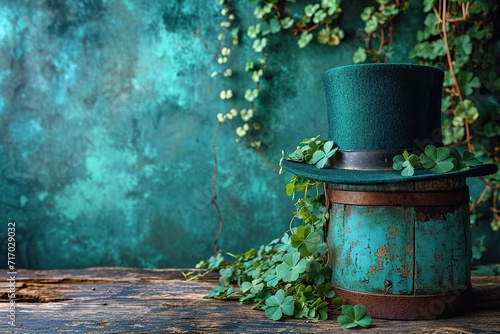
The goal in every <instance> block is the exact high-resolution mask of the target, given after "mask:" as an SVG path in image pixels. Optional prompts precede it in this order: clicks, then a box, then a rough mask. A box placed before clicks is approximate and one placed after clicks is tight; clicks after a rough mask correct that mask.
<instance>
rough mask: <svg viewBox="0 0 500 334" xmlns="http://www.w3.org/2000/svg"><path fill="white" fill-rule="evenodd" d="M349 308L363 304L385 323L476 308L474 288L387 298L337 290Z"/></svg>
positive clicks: (451, 314) (445, 315)
mask: <svg viewBox="0 0 500 334" xmlns="http://www.w3.org/2000/svg"><path fill="white" fill-rule="evenodd" d="M333 290H334V291H335V296H337V297H340V298H342V299H343V300H344V301H345V302H346V303H347V304H351V305H356V304H363V305H364V306H365V307H366V309H367V310H368V313H369V314H370V316H372V317H374V318H381V319H397V320H429V319H439V318H448V317H452V316H455V315H458V314H461V313H464V312H465V311H467V309H468V308H469V307H470V306H471V305H472V288H471V287H470V286H469V287H468V288H466V289H464V290H461V291H450V292H446V293H443V294H436V295H383V294H373V293H364V292H358V291H351V290H346V289H342V288H339V287H335V286H334V287H333Z"/></svg>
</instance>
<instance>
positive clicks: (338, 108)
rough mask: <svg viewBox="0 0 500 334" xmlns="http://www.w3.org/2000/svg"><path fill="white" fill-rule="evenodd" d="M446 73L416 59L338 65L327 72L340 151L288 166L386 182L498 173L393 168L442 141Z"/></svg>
mask: <svg viewBox="0 0 500 334" xmlns="http://www.w3.org/2000/svg"><path fill="white" fill-rule="evenodd" d="M443 79H444V72H443V71H442V70H441V69H438V68H436V67H430V66H423V65H413V64H362V65H347V66H340V67H334V68H331V69H329V70H327V71H326V72H325V73H324V74H323V84H324V87H325V94H326V106H327V116H328V140H332V141H333V142H334V143H335V145H336V146H338V151H337V152H336V154H335V155H334V156H333V157H332V158H330V160H329V162H328V166H325V167H324V168H322V169H319V168H317V167H316V166H315V165H310V164H306V163H299V162H293V161H288V160H284V161H283V162H282V166H283V168H284V169H285V170H287V171H289V172H290V173H292V174H295V175H297V176H300V177H304V178H307V179H310V180H315V181H320V182H327V183H342V184H385V183H399V182H414V181H424V180H433V179H442V178H450V177H471V176H483V175H488V174H493V173H495V172H496V171H497V170H498V168H497V167H496V166H495V165H481V166H477V167H471V168H470V169H469V170H466V171H451V172H448V173H445V174H435V173H434V172H432V171H430V170H427V169H423V168H421V169H416V170H415V174H414V175H413V176H402V175H401V171H397V170H393V168H392V164H393V158H394V157H395V156H396V155H399V154H402V153H403V151H405V150H406V151H408V152H412V151H415V150H420V151H423V150H424V148H425V146H426V145H428V144H433V145H435V146H437V147H439V146H442V142H441V94H442V86H443Z"/></svg>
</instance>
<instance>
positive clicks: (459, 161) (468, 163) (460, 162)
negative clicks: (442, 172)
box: [450, 148, 483, 171]
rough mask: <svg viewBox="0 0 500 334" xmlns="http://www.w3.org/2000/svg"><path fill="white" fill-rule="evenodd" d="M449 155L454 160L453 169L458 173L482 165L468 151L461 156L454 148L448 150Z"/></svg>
mask: <svg viewBox="0 0 500 334" xmlns="http://www.w3.org/2000/svg"><path fill="white" fill-rule="evenodd" d="M450 155H451V157H453V158H454V162H455V169H456V170H458V171H464V170H468V169H469V168H470V167H473V166H479V165H482V164H483V163H482V162H481V161H479V160H478V159H477V158H476V156H475V154H474V153H472V152H469V151H464V152H463V155H460V152H458V150H457V149H456V148H452V149H450Z"/></svg>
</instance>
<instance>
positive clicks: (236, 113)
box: [230, 108, 238, 116]
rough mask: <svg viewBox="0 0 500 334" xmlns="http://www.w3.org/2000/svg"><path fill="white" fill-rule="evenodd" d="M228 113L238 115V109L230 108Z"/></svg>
mask: <svg viewBox="0 0 500 334" xmlns="http://www.w3.org/2000/svg"><path fill="white" fill-rule="evenodd" d="M230 113H231V115H233V116H238V110H236V109H235V108H233V109H231V110H230Z"/></svg>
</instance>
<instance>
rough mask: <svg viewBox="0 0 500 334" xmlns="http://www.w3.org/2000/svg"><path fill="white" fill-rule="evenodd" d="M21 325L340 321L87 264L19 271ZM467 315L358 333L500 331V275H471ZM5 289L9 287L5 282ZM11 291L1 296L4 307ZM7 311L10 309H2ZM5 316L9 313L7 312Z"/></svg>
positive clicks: (125, 328)
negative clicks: (271, 310) (289, 314)
mask: <svg viewBox="0 0 500 334" xmlns="http://www.w3.org/2000/svg"><path fill="white" fill-rule="evenodd" d="M16 283H17V297H18V298H17V300H16V306H17V308H16V324H17V326H16V327H11V326H8V325H6V322H4V321H3V320H2V323H1V326H2V327H1V328H0V331H1V332H9V333H10V332H12V333H34V332H37V333H289V332H293V333H339V332H346V330H343V329H341V328H340V327H339V326H338V324H337V322H336V320H335V319H336V314H335V313H332V314H330V319H329V320H327V321H307V320H304V319H291V318H286V319H283V320H281V321H272V320H269V319H267V318H266V317H265V315H264V313H263V312H261V311H255V310H252V309H251V306H250V305H242V304H240V303H239V302H238V301H236V300H209V299H203V296H204V295H206V294H208V292H209V291H210V290H211V289H212V287H214V286H215V285H216V284H217V281H216V276H214V275H212V274H211V276H209V277H208V278H206V279H204V280H201V281H187V280H185V279H184V278H183V275H182V274H181V270H180V269H164V270H148V269H134V268H89V269H82V270H54V271H31V270H30V271H25V270H23V271H18V278H17V281H16ZM473 287H474V296H475V301H474V303H473V305H471V310H470V312H468V313H466V314H464V315H461V316H457V317H454V318H449V319H441V320H433V321H388V320H381V319H374V325H373V327H372V328H370V329H367V330H363V331H362V332H361V333H425V334H440V333H450V334H455V333H456V334H458V333H500V277H481V276H475V277H473ZM0 289H2V291H6V290H7V285H6V284H5V283H3V282H2V284H0ZM7 301H8V300H7V295H6V293H4V294H3V295H2V296H1V298H0V302H1V303H0V305H2V310H7V307H6V306H7V303H6V302H7ZM5 314H7V311H5ZM4 319H6V317H4Z"/></svg>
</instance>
